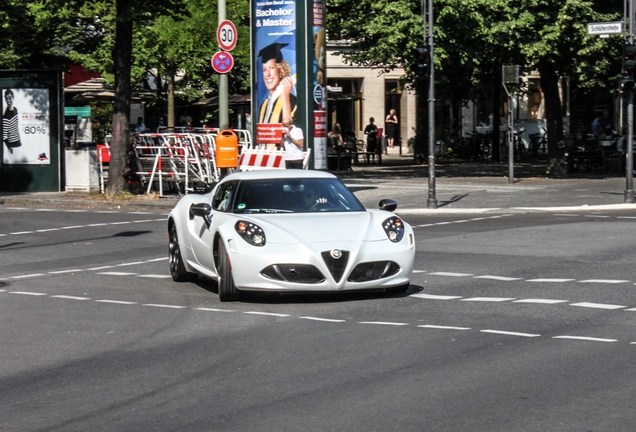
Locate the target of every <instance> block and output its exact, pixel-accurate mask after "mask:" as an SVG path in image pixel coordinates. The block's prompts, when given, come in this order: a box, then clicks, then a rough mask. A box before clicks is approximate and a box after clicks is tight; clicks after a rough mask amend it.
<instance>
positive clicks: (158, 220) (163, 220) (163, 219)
mask: <svg viewBox="0 0 636 432" xmlns="http://www.w3.org/2000/svg"><path fill="white" fill-rule="evenodd" d="M152 221H154V222H165V221H166V218H161V219H152Z"/></svg>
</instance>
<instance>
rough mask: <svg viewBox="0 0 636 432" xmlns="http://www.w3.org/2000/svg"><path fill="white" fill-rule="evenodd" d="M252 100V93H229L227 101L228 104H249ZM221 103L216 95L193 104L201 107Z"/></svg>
mask: <svg viewBox="0 0 636 432" xmlns="http://www.w3.org/2000/svg"><path fill="white" fill-rule="evenodd" d="M251 101H252V98H251V97H250V95H228V97H227V102H228V105H249V104H250V102H251ZM218 104H219V97H218V96H214V97H211V98H209V99H205V100H202V101H200V102H195V103H193V104H192V106H199V107H212V106H217V105H218Z"/></svg>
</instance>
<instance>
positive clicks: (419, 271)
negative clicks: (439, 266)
mask: <svg viewBox="0 0 636 432" xmlns="http://www.w3.org/2000/svg"><path fill="white" fill-rule="evenodd" d="M413 273H426V270H413Z"/></svg>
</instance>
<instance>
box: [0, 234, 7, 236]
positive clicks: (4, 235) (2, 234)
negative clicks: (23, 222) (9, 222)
mask: <svg viewBox="0 0 636 432" xmlns="http://www.w3.org/2000/svg"><path fill="white" fill-rule="evenodd" d="M7 235H8V234H0V237H6V236H7Z"/></svg>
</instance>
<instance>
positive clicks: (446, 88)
mask: <svg viewBox="0 0 636 432" xmlns="http://www.w3.org/2000/svg"><path fill="white" fill-rule="evenodd" d="M434 8H435V16H436V23H435V29H434V31H435V68H436V75H435V77H436V94H437V95H440V97H446V98H449V99H451V100H452V101H454V102H455V104H457V103H459V102H460V101H462V102H465V101H468V100H475V99H477V98H478V97H479V96H480V95H484V94H486V95H489V96H492V95H495V97H494V98H493V99H494V100H495V102H497V101H498V100H499V99H500V98H499V97H498V96H497V92H498V91H500V89H501V65H502V64H505V63H512V64H519V65H520V66H521V67H522V68H523V70H525V71H529V70H531V69H533V68H537V69H538V70H539V72H540V74H541V82H542V88H543V92H544V95H545V100H546V116H547V122H548V132H549V152H550V164H551V165H552V166H553V167H554V168H555V170H553V171H552V172H553V173H556V174H558V162H559V160H560V159H561V148H562V146H561V145H560V143H562V139H563V138H562V131H563V123H562V112H561V102H560V98H559V91H558V81H559V78H560V77H562V76H564V75H568V76H570V77H574V78H576V79H578V81H579V82H580V83H581V85H582V86H583V87H584V88H585V89H590V88H602V89H603V90H605V91H608V90H609V87H611V85H613V84H614V83H615V80H612V78H615V76H616V72H618V71H619V67H620V66H619V63H618V57H619V55H618V47H619V46H620V43H619V42H617V39H610V40H603V39H598V38H596V37H594V38H592V37H589V36H588V35H587V34H586V24H587V23H588V22H596V21H612V20H617V19H620V16H619V14H618V12H622V2H619V1H617V0H610V1H605V2H601V1H600V0H596V1H593V2H590V1H584V0H435V2H434ZM327 10H328V15H327V26H328V31H329V37H330V39H331V40H346V41H350V42H351V46H350V49H351V50H350V51H349V50H343V52H342V53H341V54H342V55H343V57H344V58H345V59H346V60H347V61H349V62H351V63H353V64H357V65H362V66H367V67H377V68H380V69H382V70H385V71H388V70H391V69H394V68H395V67H398V66H407V65H408V63H409V60H410V59H409V56H408V53H409V51H410V49H412V48H413V47H414V46H417V45H420V44H421V43H422V42H423V31H422V21H421V16H420V13H421V2H420V0H397V1H387V0H381V1H372V0H328V1H327ZM495 118H496V119H498V118H499V116H498V115H495ZM495 126H497V125H495ZM495 129H496V128H495ZM496 136H498V134H497V135H496Z"/></svg>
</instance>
